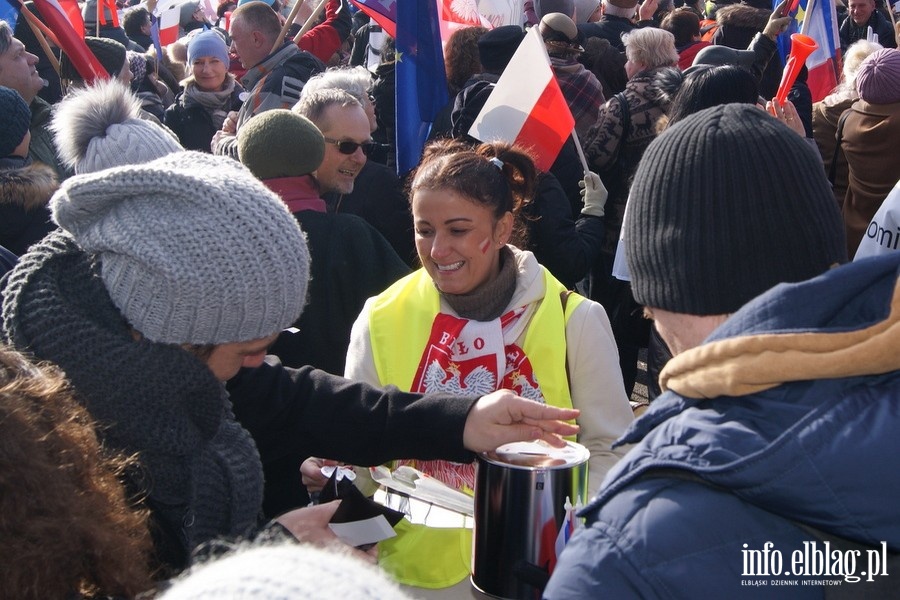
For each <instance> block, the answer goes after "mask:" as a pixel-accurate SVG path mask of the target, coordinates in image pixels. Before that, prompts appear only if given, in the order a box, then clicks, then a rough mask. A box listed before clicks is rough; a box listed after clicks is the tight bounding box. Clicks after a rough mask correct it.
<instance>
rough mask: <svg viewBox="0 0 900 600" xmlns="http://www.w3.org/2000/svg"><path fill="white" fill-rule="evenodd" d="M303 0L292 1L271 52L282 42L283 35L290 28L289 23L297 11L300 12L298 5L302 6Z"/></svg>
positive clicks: (292, 20)
mask: <svg viewBox="0 0 900 600" xmlns="http://www.w3.org/2000/svg"><path fill="white" fill-rule="evenodd" d="M303 3H304V0H297V1H296V2H294V6H292V7H291V12H290V14H289V15H288V17H287V20H285V22H284V25H282V26H281V33H279V34H278V39H277V40H276V41H275V46H274V47H273V48H272V52H269V54H272V53H273V52H275V50H277V49H278V47H279V46H281V44H283V43H284V36H286V35H287V32H288V29H290V28H291V24H292V23H293V22H294V18H295V17H296V16H297V13H298V12H300V7H301V6H303Z"/></svg>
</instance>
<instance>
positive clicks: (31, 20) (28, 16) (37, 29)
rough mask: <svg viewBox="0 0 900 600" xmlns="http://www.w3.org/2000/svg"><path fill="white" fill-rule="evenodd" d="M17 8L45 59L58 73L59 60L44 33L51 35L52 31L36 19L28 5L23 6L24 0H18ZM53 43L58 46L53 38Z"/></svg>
mask: <svg viewBox="0 0 900 600" xmlns="http://www.w3.org/2000/svg"><path fill="white" fill-rule="evenodd" d="M19 9H20V10H21V12H22V15H24V16H25V20H26V21H28V27H30V28H31V31H32V33H34V37H36V38H37V41H38V44H40V45H41V49H43V51H44V54H46V55H47V60H49V61H50V64H51V65H52V66H53V70H54V71H56V74H57V75H59V74H60V70H59V60H58V59H57V58H56V55H55V54H53V50H52V49H51V48H50V44H48V43H47V38H45V37H44V36H45V35H51V36H52V35H53V34H52V32H50V30H49V29H48V28H47V26H46V25H44V24H43V23H41V21H40V19H38V18H37V17H36V16H34V14H32V12H31V11H30V10H28V7H26V6H25V2H24V0H19ZM51 39H53V43H54V44H56V45H57V46H59V41H58V40H56V39H55V36H54V37H53V38H51Z"/></svg>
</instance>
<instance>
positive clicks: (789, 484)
mask: <svg viewBox="0 0 900 600" xmlns="http://www.w3.org/2000/svg"><path fill="white" fill-rule="evenodd" d="M898 268H900V253H893V254H891V255H886V256H883V257H880V258H876V259H869V260H865V261H862V262H858V263H854V264H850V265H846V266H843V267H840V268H837V269H834V270H832V271H830V272H828V273H826V274H824V275H822V276H821V277H818V278H816V279H813V280H810V281H807V282H803V283H799V284H792V285H781V286H778V287H776V288H774V289H773V290H770V291H769V292H767V293H766V294H763V295H762V296H760V297H758V298H756V299H755V300H753V301H752V302H751V303H750V304H748V305H747V306H745V307H744V308H742V309H741V310H740V311H739V312H738V313H736V314H734V315H733V316H732V317H731V318H730V319H729V320H728V321H727V322H726V323H724V324H723V325H722V326H721V327H719V328H718V329H717V330H716V331H715V332H714V333H713V334H712V335H711V336H710V338H709V339H708V340H707V341H706V342H705V343H704V345H702V346H701V347H699V348H695V349H693V350H692V351H689V352H686V353H684V354H682V355H679V356H678V357H676V359H675V360H674V361H673V363H670V365H669V366H667V368H666V371H664V373H663V378H664V379H667V381H666V382H665V383H667V384H668V387H669V388H670V389H671V390H678V393H676V392H673V391H669V392H668V393H666V394H664V395H663V396H661V397H660V398H659V399H658V400H657V401H656V402H654V404H653V405H652V407H651V409H650V410H649V411H648V412H647V413H646V414H645V415H644V416H643V417H642V418H641V419H639V420H637V421H636V422H635V423H634V424H633V425H632V427H631V429H630V430H629V431H628V432H627V433H626V434H625V436H624V437H623V438H622V439H623V441H625V442H629V443H636V446H635V447H634V448H633V449H632V450H631V452H629V454H628V455H627V456H626V457H625V458H624V459H623V460H622V461H621V462H620V463H619V464H618V465H617V466H616V467H615V468H614V469H613V470H612V471H610V473H609V474H608V475H607V477H606V480H605V482H604V486H603V488H602V489H601V491H600V493H599V494H598V496H597V497H596V498H594V500H593V501H592V502H591V503H590V504H589V505H588V506H587V507H586V509H585V510H584V512H583V513H582V514H583V516H585V517H586V522H587V526H586V528H585V529H584V530H581V531H580V532H579V533H578V534H576V536H575V537H574V538H573V539H572V541H571V542H570V543H569V545H568V546H567V547H566V549H565V552H563V555H562V557H561V559H560V562H559V564H558V565H557V567H556V570H555V571H554V573H553V576H552V577H551V580H550V583H549V585H548V587H547V589H546V591H545V598H548V599H551V600H556V599H560V598H614V599H617V600H618V599H622V598H638V597H639V598H729V599H731V598H737V597H766V598H770V597H775V598H777V597H791V598H821V597H822V596H823V594H824V591H825V587H824V586H822V585H802V584H804V581H799V580H798V582H797V583H798V584H800V585H797V586H796V587H794V586H792V587H781V586H776V585H775V584H777V583H778V581H776V580H795V579H798V578H797V577H795V576H793V575H790V576H788V575H785V573H784V572H788V573H791V572H792V571H791V569H795V571H796V570H797V569H798V567H799V565H797V566H795V565H793V563H792V559H793V558H794V555H793V553H794V551H795V550H800V551H801V553H802V552H803V550H804V544H803V543H804V541H806V542H808V543H809V542H812V541H815V542H816V543H817V548H818V549H819V550H822V549H824V542H822V541H821V540H819V539H817V538H816V536H815V535H813V534H812V533H809V532H807V531H805V530H803V529H802V528H800V527H798V526H797V524H796V523H794V522H793V521H797V522H802V523H804V524H805V525H808V526H812V527H815V528H817V529H819V530H822V531H825V532H828V533H829V534H832V535H836V536H840V537H843V538H848V539H850V540H855V541H857V542H861V543H863V544H866V545H871V546H880V542H881V541H885V542H887V549H888V551H893V552H897V550H898V549H900V509H898V507H900V469H898V468H897V457H898V456H900V371H898V369H900V286H898ZM892 305H893V313H891V307H892ZM764 334H776V335H764ZM745 336H747V337H745ZM688 395H690V396H692V397H693V398H688V397H687V396H688ZM702 398H708V399H706V400H703V399H702ZM659 469H679V470H681V471H680V472H687V473H688V474H689V475H688V479H685V478H682V477H673V476H670V475H667V473H666V472H664V471H660V470H659ZM691 477H699V478H701V479H702V480H704V481H705V482H707V483H704V482H698V481H691V480H690V478H691ZM766 542H772V544H773V546H771V549H772V550H777V551H779V553H780V554H779V556H780V557H781V558H782V561H783V562H782V566H781V571H782V575H781V576H779V577H750V576H748V575H749V573H745V570H746V569H747V565H746V564H745V558H747V556H748V554H747V553H744V552H742V551H743V550H745V549H747V550H762V549H763V545H764V544H765V543H766ZM807 548H809V546H807ZM769 556H770V557H774V556H775V553H774V552H771V553H770V554H769ZM798 556H799V555H798ZM845 558H846V556H845ZM866 561H867V555H866V553H865V552H863V553H862V554H861V556H860V558H858V559H857V560H856V564H855V565H850V564H849V563H848V562H845V563H844V564H845V570H852V571H854V572H855V573H856V574H857V575H859V574H860V573H861V572H862V571H866V570H867V566H868V565H867V562H866ZM768 562H769V564H770V565H771V566H772V567H774V566H777V565H775V563H774V561H773V560H771V559H770V560H769V561H768ZM804 562H807V563H808V562H809V561H806V559H804ZM809 566H810V565H809V564H807V567H809ZM847 567H852V569H850V568H847ZM814 571H815V569H814V568H811V569H810V573H811V574H813V573H814ZM890 577H892V578H893V579H894V583H893V586H894V589H895V590H896V591H897V593H898V594H900V573H890ZM799 579H803V578H802V577H801V578H799ZM810 579H819V580H821V579H824V577H811V578H810ZM838 579H841V580H842V583H841V585H843V586H848V585H853V586H870V588H869V589H871V587H873V586H874V585H877V584H870V583H866V579H867V578H866V577H862V581H860V582H858V583H849V582H847V581H843V578H841V577H838ZM875 579H876V581H880V582H881V584H882V585H884V584H885V583H886V582H887V581H888V580H887V578H884V579H880V578H875ZM748 583H751V584H752V583H763V584H765V586H766V587H765V588H763V587H754V586H750V585H748ZM806 583H809V582H806ZM866 589H867V588H866V587H863V588H861V591H865V590H866Z"/></svg>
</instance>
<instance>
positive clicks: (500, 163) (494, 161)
mask: <svg viewBox="0 0 900 600" xmlns="http://www.w3.org/2000/svg"><path fill="white" fill-rule="evenodd" d="M488 160H489V161H490V163H491V164H492V165H494V166H495V167H497V168H498V169H500V170H501V171H502V170H503V161H502V160H500V159H499V158H497V157H496V156H495V157H494V158H489V159H488Z"/></svg>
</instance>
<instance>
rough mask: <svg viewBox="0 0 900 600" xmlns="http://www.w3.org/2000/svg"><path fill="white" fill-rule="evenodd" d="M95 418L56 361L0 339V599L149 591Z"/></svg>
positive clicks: (135, 520) (147, 543)
mask: <svg viewBox="0 0 900 600" xmlns="http://www.w3.org/2000/svg"><path fill="white" fill-rule="evenodd" d="M95 427H96V425H95V423H94V421H93V420H92V419H91V417H90V416H89V415H88V413H87V411H86V410H85V409H84V408H83V407H82V406H80V405H79V404H78V403H77V402H76V401H75V400H74V399H73V397H72V393H71V390H70V389H69V387H68V385H67V383H66V381H65V379H64V378H63V376H62V374H61V373H60V372H59V371H58V370H57V369H56V368H54V367H51V366H46V365H41V366H35V365H34V364H31V363H30V362H28V361H27V360H26V359H25V358H24V357H23V356H22V355H21V354H19V353H18V352H15V351H12V350H10V349H8V348H6V347H5V346H3V345H0V540H2V543H0V565H2V566H0V569H2V571H3V575H2V576H0V597H2V598H18V599H30V598H35V599H37V598H68V597H73V596H77V595H79V594H80V595H82V596H84V597H93V596H121V597H133V596H135V595H136V594H138V593H140V592H143V591H146V590H148V589H150V588H152V585H153V583H152V579H151V573H150V567H149V564H150V562H149V561H150V556H151V552H152V543H151V539H150V534H149V530H148V526H147V518H148V513H147V511H146V510H143V509H141V510H136V509H134V508H132V506H131V505H130V502H129V500H128V499H127V498H126V493H125V490H124V487H123V486H122V484H121V483H120V481H119V479H118V478H117V476H118V475H119V474H120V473H121V472H122V470H123V469H124V468H126V467H128V466H130V465H131V464H132V462H133V459H123V458H121V457H111V456H109V455H107V454H106V452H105V451H104V449H103V448H102V447H101V445H100V443H99V441H98V439H97V434H96V430H95Z"/></svg>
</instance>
